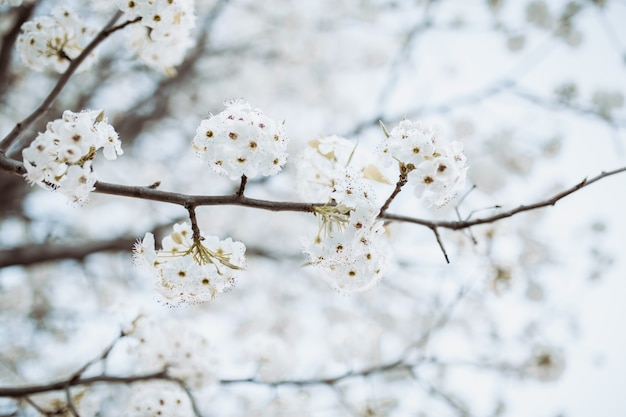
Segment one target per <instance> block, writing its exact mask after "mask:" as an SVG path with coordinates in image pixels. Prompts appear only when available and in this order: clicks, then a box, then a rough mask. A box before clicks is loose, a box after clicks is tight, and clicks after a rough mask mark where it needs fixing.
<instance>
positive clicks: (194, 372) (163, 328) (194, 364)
mask: <svg viewBox="0 0 626 417" xmlns="http://www.w3.org/2000/svg"><path fill="white" fill-rule="evenodd" d="M128 336H129V339H130V340H131V345H130V348H129V352H130V353H131V354H132V355H133V356H135V357H136V358H137V361H138V363H137V371H139V372H145V373H149V372H159V371H162V370H164V369H167V372H168V374H169V375H170V376H172V377H174V378H177V379H179V380H181V381H184V382H185V384H186V385H187V386H188V387H190V388H194V389H203V388H207V387H210V386H211V385H212V384H214V383H215V381H216V366H217V358H216V357H215V353H214V348H213V347H212V346H211V345H210V343H209V341H208V340H207V339H206V338H205V337H204V336H202V335H201V334H200V333H198V331H197V330H196V329H194V328H193V327H192V326H186V325H184V324H182V323H181V322H180V321H174V320H171V321H157V320H155V319H152V318H146V317H142V318H140V319H139V320H137V322H136V323H134V327H133V328H132V330H131V331H130V332H129V334H128Z"/></svg>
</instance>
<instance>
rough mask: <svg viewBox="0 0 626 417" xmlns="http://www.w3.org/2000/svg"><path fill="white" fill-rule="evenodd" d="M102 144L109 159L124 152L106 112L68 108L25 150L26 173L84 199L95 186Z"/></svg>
mask: <svg viewBox="0 0 626 417" xmlns="http://www.w3.org/2000/svg"><path fill="white" fill-rule="evenodd" d="M101 148H102V149H103V153H104V157H105V158H106V159H109V160H112V159H116V158H117V155H121V154H122V153H123V151H122V147H121V142H120V140H119V137H118V134H117V132H116V131H115V129H114V128H113V126H111V125H110V124H109V123H107V119H106V117H105V116H104V112H103V111H99V110H95V111H82V112H80V113H74V112H71V111H69V110H66V111H65V112H64V113H63V117H62V118H60V119H56V120H54V121H52V122H49V123H48V125H47V126H46V131H45V132H43V133H39V134H38V135H37V137H36V138H35V140H34V141H33V142H32V143H31V144H30V146H29V147H28V148H26V149H24V150H23V151H22V157H23V159H24V167H25V168H26V171H27V173H26V174H25V175H24V176H25V177H26V179H27V180H28V181H29V182H30V183H31V184H38V185H39V186H41V187H43V188H53V189H58V190H59V191H60V192H61V193H63V194H64V195H66V196H67V197H68V198H70V199H71V200H72V201H74V202H78V203H83V202H85V201H86V200H87V197H88V195H89V193H90V192H91V191H92V190H93V189H94V184H95V182H96V177H95V175H94V172H93V167H92V163H93V159H94V158H95V157H96V152H97V151H98V150H99V149H101Z"/></svg>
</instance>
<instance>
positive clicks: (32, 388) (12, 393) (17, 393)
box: [0, 371, 178, 398]
mask: <svg viewBox="0 0 626 417" xmlns="http://www.w3.org/2000/svg"><path fill="white" fill-rule="evenodd" d="M154 379H160V380H166V381H172V382H176V383H178V380H177V379H175V378H172V377H171V376H169V375H168V374H167V372H166V371H159V372H152V373H149V374H142V375H135V376H112V375H99V376H93V377H89V378H74V376H73V375H72V376H71V377H70V378H69V379H66V380H63V381H58V382H52V383H50V384H43V385H29V386H24V387H7V388H0V397H11V398H19V397H25V396H27V395H33V394H41V393H43V392H50V391H63V390H65V389H66V388H67V387H76V386H89V385H93V384H98V383H107V384H132V383H135V382H141V381H150V380H154Z"/></svg>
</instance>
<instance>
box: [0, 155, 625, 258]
mask: <svg viewBox="0 0 626 417" xmlns="http://www.w3.org/2000/svg"><path fill="white" fill-rule="evenodd" d="M0 168H2V169H4V170H5V171H8V172H10V173H12V174H15V175H24V174H25V173H26V169H25V168H24V165H23V164H22V163H21V162H19V161H15V160H13V159H11V158H8V157H7V156H6V155H5V154H4V153H3V152H1V151H0ZM622 172H626V166H625V167H621V168H617V169H614V170H612V171H604V172H602V173H600V174H598V175H596V176H595V177H593V178H591V179H584V180H583V181H581V182H580V183H578V184H576V185H574V186H572V187H570V188H568V189H566V190H564V191H562V192H560V193H558V194H555V195H554V196H552V197H550V198H548V199H547V200H543V201H539V202H537V203H533V204H528V205H521V206H519V207H517V208H515V209H512V210H509V211H504V212H502V213H498V214H494V215H493V216H487V217H483V218H478V219H473V220H464V221H461V220H459V221H433V220H425V219H419V218H416V217H409V216H402V215H397V214H388V213H383V214H382V215H379V216H378V217H379V218H380V219H384V220H391V221H398V222H405V223H413V224H419V225H422V226H425V227H428V228H429V229H431V230H434V229H437V228H443V229H451V230H461V229H467V228H469V227H472V226H477V225H481V224H487V223H495V222H497V221H499V220H502V219H506V218H508V217H513V216H515V215H516V214H518V213H523V212H526V211H531V210H537V209H540V208H543V207H547V206H553V205H555V204H556V203H557V202H558V201H559V200H561V199H563V198H565V197H567V196H568V195H570V194H573V193H575V192H576V191H578V190H580V189H582V188H584V187H587V186H589V185H591V184H593V183H595V182H597V181H600V180H601V179H604V178H607V177H610V176H613V175H617V174H620V173H622ZM95 188H96V189H95V191H94V192H96V193H101V194H111V195H118V196H124V197H131V198H141V199H144V200H152V201H160V202H163V203H171V204H178V205H180V206H183V207H189V206H194V207H198V206H225V205H231V206H243V207H250V208H256V209H261V210H269V211H294V212H304V213H313V212H314V208H315V207H321V206H324V205H325V204H324V203H296V202H283V201H269V200H258V199H254V198H248V197H243V196H239V195H237V194H233V195H227V196H206V195H188V194H181V193H174V192H168V191H161V190H155V189H152V188H150V187H139V186H129V185H119V184H110V183H106V182H100V181H98V182H96V184H95ZM444 253H445V252H444Z"/></svg>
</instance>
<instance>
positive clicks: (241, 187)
mask: <svg viewBox="0 0 626 417" xmlns="http://www.w3.org/2000/svg"><path fill="white" fill-rule="evenodd" d="M247 182H248V177H246V176H245V175H242V176H241V184H239V189H238V190H237V196H238V197H243V192H244V190H245V189H246V183H247Z"/></svg>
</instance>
